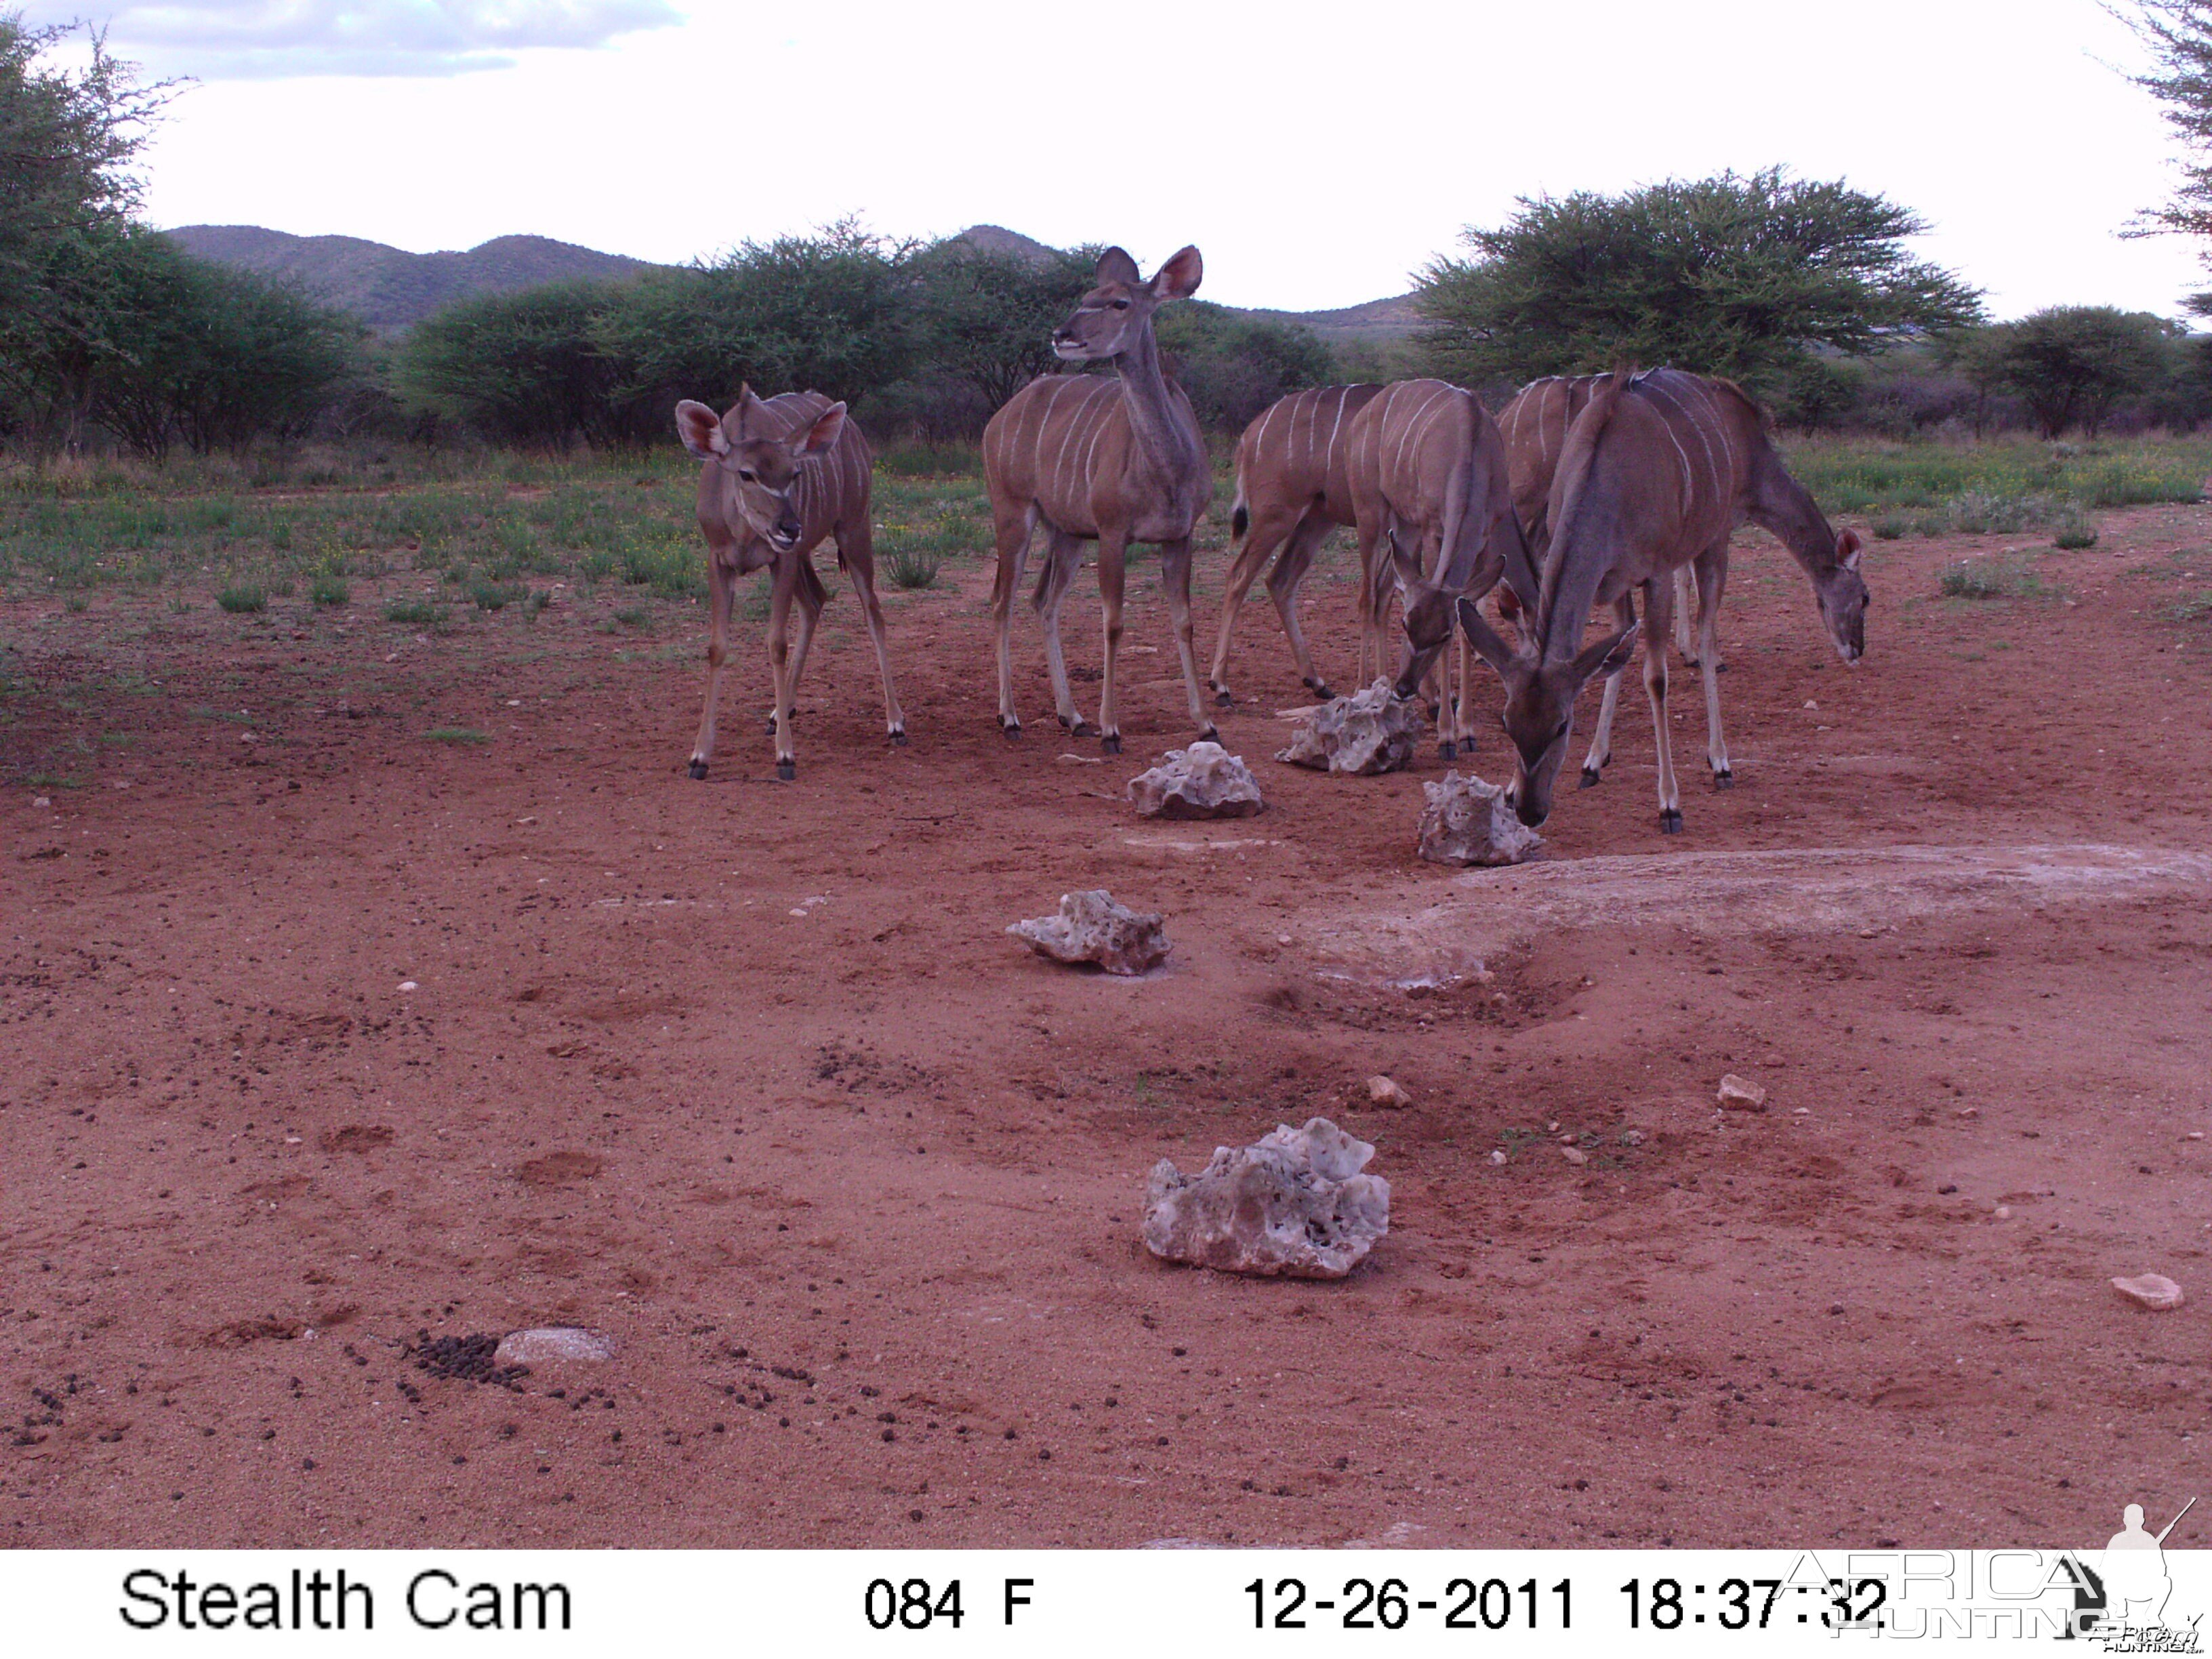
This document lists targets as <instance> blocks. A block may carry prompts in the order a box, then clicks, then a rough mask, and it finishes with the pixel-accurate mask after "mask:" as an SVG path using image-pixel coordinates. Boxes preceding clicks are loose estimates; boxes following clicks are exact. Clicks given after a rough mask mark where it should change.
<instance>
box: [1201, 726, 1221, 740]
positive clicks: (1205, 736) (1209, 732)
mask: <svg viewBox="0 0 2212 1659" xmlns="http://www.w3.org/2000/svg"><path fill="white" fill-rule="evenodd" d="M1198 740H1199V741H1200V743H1219V742H1220V741H1221V728H1220V727H1219V726H1207V727H1206V730H1205V731H1203V732H1200V733H1199V734H1198Z"/></svg>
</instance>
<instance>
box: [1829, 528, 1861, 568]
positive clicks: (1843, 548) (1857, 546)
mask: <svg viewBox="0 0 2212 1659" xmlns="http://www.w3.org/2000/svg"><path fill="white" fill-rule="evenodd" d="M1865 548H1866V544H1865V543H1864V542H1863V541H1861V540H1860V539H1859V532H1857V531H1856V530H1846V531H1845V532H1844V533H1843V534H1842V535H1840V536H1838V537H1837V538H1836V563H1837V564H1838V566H1839V567H1840V568H1843V569H1845V570H1849V571H1850V572H1852V573H1853V574H1857V570H1858V568H1859V555H1860V553H1861V552H1863V551H1864V550H1865Z"/></svg>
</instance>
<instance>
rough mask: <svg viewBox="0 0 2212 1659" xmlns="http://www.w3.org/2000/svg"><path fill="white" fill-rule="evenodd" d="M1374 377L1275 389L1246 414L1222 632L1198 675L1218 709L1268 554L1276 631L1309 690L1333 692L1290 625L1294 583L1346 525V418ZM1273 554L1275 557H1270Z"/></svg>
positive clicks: (1228, 702)
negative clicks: (1284, 392)
mask: <svg viewBox="0 0 2212 1659" xmlns="http://www.w3.org/2000/svg"><path fill="white" fill-rule="evenodd" d="M1382 390H1383V388H1382V387H1381V386H1312V387H1309V388H1308V389H1307V390H1305V391H1304V392H1291V394H1290V396H1288V397H1287V398H1277V399H1276V400H1275V401H1274V402H1273V403H1272V404H1268V405H1267V408H1265V409H1263V410H1261V411H1260V413H1259V414H1258V415H1256V416H1254V417H1253V420H1252V423H1251V424H1250V425H1249V426H1248V427H1246V428H1244V435H1243V437H1242V438H1241V439H1239V440H1238V441H1237V504H1236V506H1235V507H1234V508H1233V509H1232V510H1231V513H1230V515H1229V545H1230V550H1231V560H1230V565H1229V582H1228V586H1227V589H1226V591H1225V592H1224V593H1223V594H1222V597H1221V633H1220V636H1219V638H1218V641H1216V643H1215V645H1214V647H1213V671H1212V673H1211V674H1209V675H1208V676H1207V677H1206V683H1207V684H1209V685H1211V686H1212V688H1213V696H1214V701H1215V702H1218V703H1219V704H1220V705H1221V707H1222V708H1230V707H1231V706H1232V705H1233V704H1234V703H1235V702H1236V699H1235V698H1233V697H1231V696H1230V694H1229V680H1228V672H1229V641H1230V639H1231V635H1233V634H1234V633H1235V631H1236V628H1237V612H1238V611H1240V610H1242V609H1243V605H1244V596H1245V595H1246V594H1247V593H1249V592H1250V591H1251V588H1252V583H1253V580H1255V578H1256V577H1257V576H1258V575H1259V574H1260V572H1261V569H1263V568H1266V566H1267V561H1268V560H1269V559H1270V558H1273V559H1274V560H1275V564H1274V568H1273V569H1272V570H1268V571H1267V597H1268V598H1270V599H1273V600H1274V602H1275V610H1276V611H1277V613H1278V614H1279V616H1280V617H1282V619H1283V633H1284V635H1285V637H1287V638H1288V639H1289V641H1290V642H1291V656H1292V657H1294V658H1295V659H1297V665H1298V677H1299V678H1301V679H1303V680H1304V682H1305V684H1306V689H1307V690H1310V691H1311V692H1313V693H1314V694H1315V695H1316V696H1322V697H1330V696H1335V695H1336V694H1335V693H1334V692H1333V691H1331V690H1329V689H1328V684H1327V683H1326V682H1325V681H1324V680H1323V679H1322V676H1321V671H1319V670H1318V669H1316V667H1315V666H1314V659H1313V652H1312V649H1311V648H1310V647H1309V646H1308V645H1307V644H1306V636H1305V630H1304V629H1303V628H1301V627H1300V626H1299V625H1298V585H1299V584H1300V583H1301V582H1303V581H1304V580H1305V578H1306V572H1307V571H1308V570H1309V569H1310V568H1312V566H1313V561H1314V555H1315V553H1316V552H1317V551H1318V550H1320V548H1321V544H1322V542H1324V541H1325V540H1327V539H1328V532H1330V531H1332V530H1334V529H1338V528H1347V529H1348V528H1350V527H1351V526H1352V525H1353V524H1354V523H1356V522H1357V519H1356V517H1355V515H1354V514H1353V513H1352V477H1351V472H1350V468H1349V461H1350V451H1351V445H1350V444H1349V443H1348V442H1347V439H1348V438H1349V437H1350V435H1351V432H1352V419H1353V417H1354V416H1357V415H1358V413H1359V411H1360V410H1363V409H1364V408H1365V407H1366V406H1367V405H1368V404H1370V402H1372V401H1373V400H1374V399H1375V398H1376V396H1377V395H1378V394H1379V393H1380V392H1382ZM1278 553H1279V554H1280V555H1281V556H1280V557H1276V555H1277V554H1278Z"/></svg>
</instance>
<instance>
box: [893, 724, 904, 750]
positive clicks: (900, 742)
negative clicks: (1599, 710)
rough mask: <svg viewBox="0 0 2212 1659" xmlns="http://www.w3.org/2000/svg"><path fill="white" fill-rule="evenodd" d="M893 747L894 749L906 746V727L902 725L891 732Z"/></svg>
mask: <svg viewBox="0 0 2212 1659" xmlns="http://www.w3.org/2000/svg"><path fill="white" fill-rule="evenodd" d="M891 747H892V748H894V749H903V748H905V747H906V728H905V727H903V726H902V727H900V728H899V729H898V730H897V731H896V732H892V733H891Z"/></svg>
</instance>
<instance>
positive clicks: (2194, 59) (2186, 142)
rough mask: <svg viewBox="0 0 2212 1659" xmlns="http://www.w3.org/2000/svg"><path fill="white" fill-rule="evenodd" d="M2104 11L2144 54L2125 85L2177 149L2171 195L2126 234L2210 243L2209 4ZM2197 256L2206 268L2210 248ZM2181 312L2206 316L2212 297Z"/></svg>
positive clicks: (2183, 1)
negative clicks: (2157, 112) (2146, 100)
mask: <svg viewBox="0 0 2212 1659" xmlns="http://www.w3.org/2000/svg"><path fill="white" fill-rule="evenodd" d="M2106 9H2107V10H2110V11H2111V12H2112V15H2114V16H2116V17H2118V18H2119V19H2120V21H2123V22H2124V23H2126V24H2127V25H2128V26H2129V27H2130V28H2132V29H2134V30H2135V32H2136V39H2137V40H2140V41H2142V44H2143V45H2144V46H2146V47H2148V49H2149V52H2150V55H2151V59H2152V65H2153V66H2152V67H2151V68H2150V69H2149V70H2147V71H2145V72H2144V73H2143V74H2141V75H2137V76H2131V77H2130V78H2131V79H2132V80H2133V81H2134V82H2135V83H2136V85H2137V86H2139V87H2141V88H2143V89H2144V90H2145V91H2146V92H2148V93H2149V94H2151V96H2152V97H2154V98H2155V99H2157V100H2158V101H2159V102H2160V104H2162V105H2164V106H2165V111H2164V113H2165V115H2166V125H2168V126H2169V127H2171V128H2172V130H2173V133H2174V136H2175V137H2177V138H2179V140H2180V142H2181V149H2182V155H2181V160H2180V161H2179V167H2180V172H2181V179H2180V182H2179V184H2177V185H2175V186H2174V191H2173V194H2172V196H2171V197H2168V198H2167V199H2166V202H2165V203H2164V204H2163V205H2161V206H2159V207H2154V208H2150V209H2147V210H2145V211H2144V212H2143V213H2142V216H2140V217H2139V218H2138V219H2137V220H2136V224H2135V226H2134V227H2133V228H2132V229H2131V230H2130V232H2129V233H2128V234H2131V235H2137V236H2157V235H2163V234H2169V233H2177V234H2181V235H2185V236H2197V237H2203V238H2212V0H2137V3H2136V7H2135V9H2133V10H2132V11H2126V12H2124V11H2121V10H2120V9H2118V8H2117V7H2107V8H2106ZM2201 257H2202V258H2203V260H2204V262H2205V264H2207V265H2208V266H2212V248H2208V249H2205V250H2203V251H2202V252H2201ZM2188 306H2189V308H2190V309H2191V311H2193V312H2195V313H2197V314H2198V315H2200V316H2206V315H2212V294H2197V295H2191V297H2190V299H2189V301H2188Z"/></svg>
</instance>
